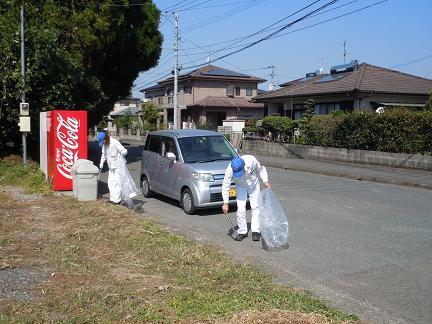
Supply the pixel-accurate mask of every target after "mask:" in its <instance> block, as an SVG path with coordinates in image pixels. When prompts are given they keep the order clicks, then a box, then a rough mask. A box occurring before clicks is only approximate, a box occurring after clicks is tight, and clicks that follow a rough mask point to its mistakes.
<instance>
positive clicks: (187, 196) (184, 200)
mask: <svg viewBox="0 0 432 324" xmlns="http://www.w3.org/2000/svg"><path fill="white" fill-rule="evenodd" d="M181 204H182V207H183V210H184V212H185V213H186V214H188V215H191V214H193V213H194V212H195V210H196V208H195V203H194V199H193V195H192V192H191V191H190V189H188V188H186V189H185V190H183V192H182V195H181Z"/></svg>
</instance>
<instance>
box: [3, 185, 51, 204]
mask: <svg viewBox="0 0 432 324" xmlns="http://www.w3.org/2000/svg"><path fill="white" fill-rule="evenodd" d="M3 192H8V193H9V194H10V195H11V196H12V198H14V199H15V200H21V201H38V200H41V199H42V198H43V195H42V194H40V193H35V194H31V195H27V194H24V193H23V192H22V190H21V189H19V188H15V187H6V188H5V189H4V190H3Z"/></svg>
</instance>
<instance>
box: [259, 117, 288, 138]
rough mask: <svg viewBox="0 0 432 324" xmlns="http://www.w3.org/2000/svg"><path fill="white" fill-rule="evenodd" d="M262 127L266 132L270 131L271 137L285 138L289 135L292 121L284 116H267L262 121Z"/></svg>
mask: <svg viewBox="0 0 432 324" xmlns="http://www.w3.org/2000/svg"><path fill="white" fill-rule="evenodd" d="M262 127H263V128H264V129H265V130H266V131H267V132H271V134H272V138H273V139H277V138H278V137H280V138H282V139H285V138H286V137H291V133H292V129H293V121H292V120H291V119H289V118H288V117H284V116H267V117H265V118H264V119H263V121H262Z"/></svg>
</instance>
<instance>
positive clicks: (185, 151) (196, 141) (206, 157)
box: [178, 136, 237, 163]
mask: <svg viewBox="0 0 432 324" xmlns="http://www.w3.org/2000/svg"><path fill="white" fill-rule="evenodd" d="M178 143H179V145H180V150H181V153H182V156H183V160H184V162H185V163H203V162H213V161H219V160H231V159H233V158H235V157H236V156H237V153H236V151H235V150H234V149H233V148H232V146H231V145H230V144H229V143H228V141H227V140H226V139H225V137H224V136H195V137H182V138H179V139H178Z"/></svg>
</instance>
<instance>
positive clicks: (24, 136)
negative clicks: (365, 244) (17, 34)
mask: <svg viewBox="0 0 432 324" xmlns="http://www.w3.org/2000/svg"><path fill="white" fill-rule="evenodd" d="M20 16H21V28H20V29H21V77H22V87H23V88H22V93H21V105H20V116H26V115H27V116H28V114H29V111H28V105H26V104H25V102H26V96H25V55H24V53H25V50H24V5H23V4H22V3H21V12H20ZM23 108H24V109H23ZM25 120H27V121H28V128H30V117H20V130H21V133H22V134H21V136H22V145H23V164H24V168H27V132H26V129H23V127H24V125H23V124H24V121H25ZM28 131H30V129H28Z"/></svg>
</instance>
